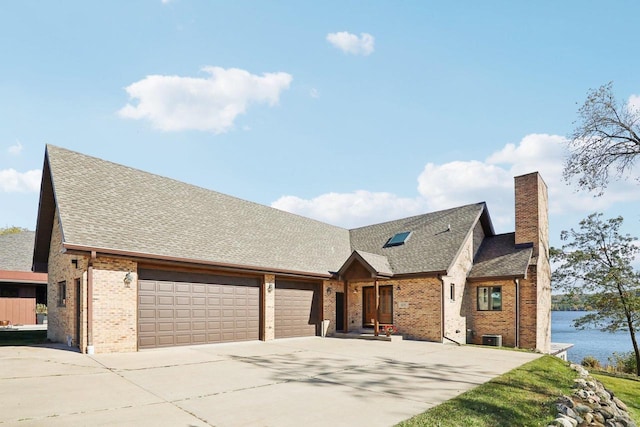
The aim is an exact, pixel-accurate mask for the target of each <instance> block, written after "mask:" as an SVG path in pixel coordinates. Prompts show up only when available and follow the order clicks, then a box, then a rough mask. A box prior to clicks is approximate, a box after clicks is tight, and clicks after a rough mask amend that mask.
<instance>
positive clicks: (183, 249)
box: [27, 145, 530, 277]
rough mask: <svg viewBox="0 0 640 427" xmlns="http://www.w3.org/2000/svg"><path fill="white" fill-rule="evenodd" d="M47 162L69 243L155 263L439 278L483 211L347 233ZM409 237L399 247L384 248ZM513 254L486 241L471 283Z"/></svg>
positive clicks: (512, 261)
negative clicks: (365, 270)
mask: <svg viewBox="0 0 640 427" xmlns="http://www.w3.org/2000/svg"><path fill="white" fill-rule="evenodd" d="M47 159H48V162H49V166H50V170H51V177H52V183H53V187H54V189H55V200H56V205H57V207H58V211H59V218H60V222H61V226H62V231H63V239H64V242H65V243H67V244H74V245H81V246H86V247H90V248H94V249H103V250H105V251H108V250H113V251H125V252H132V253H138V254H147V255H148V256H149V257H151V258H153V257H154V256H156V257H171V258H179V259H184V260H189V261H192V262H203V263H212V264H230V265H236V266H244V267H249V268H256V269H264V270H267V271H274V270H275V271H277V270H286V271H294V272H305V273H310V274H320V275H328V274H329V273H331V272H336V271H337V270H338V269H339V268H340V267H341V266H342V265H343V264H344V262H345V261H346V260H347V259H348V258H349V256H350V255H351V253H352V252H353V251H355V250H357V251H359V253H360V256H362V257H363V258H364V259H365V260H367V262H369V263H370V264H371V265H372V266H373V267H374V268H375V269H376V270H377V271H379V272H381V273H384V274H389V275H390V274H391V273H393V274H395V275H397V274H411V273H425V272H426V273H428V272H440V271H443V272H444V271H447V270H448V269H449V268H450V267H451V264H452V262H453V260H454V259H455V257H456V256H457V254H458V251H459V250H460V248H461V246H462V244H463V242H464V241H465V239H466V238H467V237H468V236H469V235H470V233H471V232H472V230H473V229H474V227H475V226H476V225H477V223H478V221H479V220H480V218H481V216H482V215H483V213H486V212H487V211H486V206H485V204H484V203H476V204H470V205H466V206H461V207H458V208H453V209H447V210H443V211H438V212H432V213H427V214H423V215H417V216H413V217H409V218H403V219H400V220H395V221H389V222H385V223H381V224H374V225H370V226H366V227H361V228H356V229H353V230H346V229H344V228H340V227H336V226H332V225H329V224H325V223H322V222H319V221H316V220H313V219H309V218H305V217H302V216H299V215H294V214H291V213H287V212H284V211H280V210H278V209H274V208H271V207H268V206H264V205H260V204H257V203H253V202H249V201H245V200H242V199H238V198H236V197H232V196H228V195H226V194H222V193H218V192H215V191H211V190H208V189H205V188H201V187H197V186H194V185H190V184H186V183H183V182H179V181H176V180H173V179H170V178H166V177H162V176H159V175H154V174H151V173H148V172H143V171H140V170H137V169H133V168H130V167H126V166H122V165H119V164H116V163H112V162H109V161H105V160H101V159H98V158H95V157H90V156H87V155H84V154H80V153H76V152H74V151H70V150H66V149H63V148H59V147H55V146H51V145H49V146H47ZM486 216H487V218H488V213H487V214H486ZM406 231H410V232H411V236H410V237H409V239H408V240H407V241H406V242H405V243H404V244H403V245H399V246H392V247H386V248H385V247H384V245H385V243H387V241H388V240H389V239H390V238H391V237H393V236H394V235H395V234H396V233H399V232H406ZM489 232H490V233H491V231H489ZM31 236H32V237H31V244H32V245H33V234H31ZM509 244H511V248H510V251H509V250H508V245H509ZM514 247H515V246H514V245H513V243H512V242H511V243H509V242H508V241H507V240H504V239H503V238H499V236H496V237H495V238H488V240H487V242H485V243H484V244H483V246H482V247H481V250H480V253H479V261H480V265H477V266H474V270H473V272H474V273H475V274H476V277H477V275H478V274H479V275H482V274H488V273H493V272H506V271H509V272H513V271H521V270H522V268H524V269H525V270H526V262H528V258H527V256H525V252H526V251H522V250H520V249H518V250H515V249H514ZM505 251H506V252H505ZM527 253H528V254H529V255H528V256H529V257H530V250H529V252H527ZM31 254H32V247H31V249H30V251H29V263H28V266H27V269H30V266H31V258H30V257H31ZM492 257H493V258H492ZM494 258H495V259H494ZM525 258H527V261H526V262H525ZM523 266H524V267H523Z"/></svg>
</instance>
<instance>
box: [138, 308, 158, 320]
mask: <svg viewBox="0 0 640 427" xmlns="http://www.w3.org/2000/svg"><path fill="white" fill-rule="evenodd" d="M138 318H139V319H155V318H156V311H155V310H154V309H152V308H150V309H140V310H138Z"/></svg>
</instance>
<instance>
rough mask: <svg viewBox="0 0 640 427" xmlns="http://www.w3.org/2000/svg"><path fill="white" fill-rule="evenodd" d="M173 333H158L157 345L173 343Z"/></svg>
mask: <svg viewBox="0 0 640 427" xmlns="http://www.w3.org/2000/svg"><path fill="white" fill-rule="evenodd" d="M173 338H174V335H173V334H172V335H158V338H157V339H158V341H157V345H158V346H163V345H174V344H175V341H174V339H173Z"/></svg>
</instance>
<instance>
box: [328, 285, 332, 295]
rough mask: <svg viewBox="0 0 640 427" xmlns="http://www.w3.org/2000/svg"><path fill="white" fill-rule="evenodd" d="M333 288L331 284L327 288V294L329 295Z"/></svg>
mask: <svg viewBox="0 0 640 427" xmlns="http://www.w3.org/2000/svg"><path fill="white" fill-rule="evenodd" d="M332 290H333V289H332V288H331V286H329V287H328V288H327V295H329V294H330V293H331V291H332Z"/></svg>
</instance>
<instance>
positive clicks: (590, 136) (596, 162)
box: [563, 82, 640, 195]
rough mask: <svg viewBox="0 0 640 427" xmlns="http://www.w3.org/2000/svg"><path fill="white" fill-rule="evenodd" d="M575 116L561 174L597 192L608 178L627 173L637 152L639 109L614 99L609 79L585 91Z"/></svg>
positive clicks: (639, 134) (584, 187)
mask: <svg viewBox="0 0 640 427" xmlns="http://www.w3.org/2000/svg"><path fill="white" fill-rule="evenodd" d="M578 116H579V119H578V120H577V121H576V122H574V124H577V125H576V128H575V129H574V131H573V133H572V134H571V135H570V136H569V142H568V148H569V155H568V157H567V159H566V161H565V164H564V170H563V175H564V178H565V180H566V181H571V180H572V179H573V178H576V177H577V178H578V186H579V187H580V188H582V189H586V190H589V191H594V190H595V191H598V195H601V194H602V193H603V191H604V189H605V188H606V187H607V185H608V183H609V180H610V178H611V177H613V178H616V179H617V178H621V177H624V176H625V175H627V174H628V172H630V169H631V167H632V166H633V165H634V163H635V161H636V160H637V156H638V155H639V154H640V108H634V107H633V106H631V105H630V104H629V103H626V102H620V101H618V100H616V98H615V97H614V96H613V82H609V83H608V84H606V85H603V86H600V87H599V88H598V89H595V90H594V89H591V90H590V91H589V92H588V94H587V100H586V101H585V102H584V105H582V107H581V108H580V109H579V110H578ZM610 175H611V176H610Z"/></svg>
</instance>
